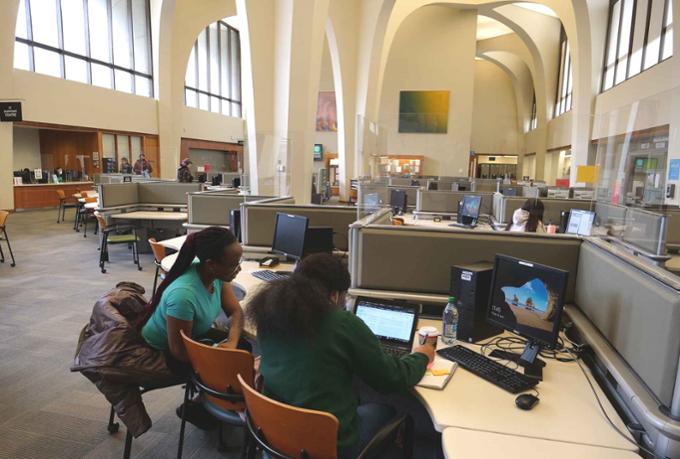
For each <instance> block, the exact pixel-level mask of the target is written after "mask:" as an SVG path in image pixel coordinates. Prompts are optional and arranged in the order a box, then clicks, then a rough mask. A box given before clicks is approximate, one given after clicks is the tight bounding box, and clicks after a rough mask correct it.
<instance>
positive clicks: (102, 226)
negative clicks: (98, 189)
mask: <svg viewBox="0 0 680 459" xmlns="http://www.w3.org/2000/svg"><path fill="white" fill-rule="evenodd" d="M94 216H95V218H96V219H97V223H99V230H100V231H101V232H104V231H106V219H105V218H104V217H102V216H101V214H100V213H99V212H96V211H95V213H94Z"/></svg>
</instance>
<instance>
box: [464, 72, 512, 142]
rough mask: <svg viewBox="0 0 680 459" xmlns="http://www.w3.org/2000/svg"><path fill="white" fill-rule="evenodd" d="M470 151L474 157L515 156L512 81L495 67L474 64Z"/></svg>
mask: <svg viewBox="0 0 680 459" xmlns="http://www.w3.org/2000/svg"><path fill="white" fill-rule="evenodd" d="M474 71H475V83H474V105H473V109H472V137H471V139H470V148H471V149H472V150H474V151H475V152H476V153H497V154H503V153H505V154H517V153H518V152H519V147H518V137H519V135H520V132H519V131H518V127H519V125H520V124H519V122H518V120H517V103H516V98H515V91H514V89H513V85H512V80H511V79H510V78H509V77H508V76H507V74H506V73H505V72H504V71H503V70H501V69H500V68H499V67H498V66H497V65H495V64H492V63H490V62H487V61H481V60H478V61H475V65H474Z"/></svg>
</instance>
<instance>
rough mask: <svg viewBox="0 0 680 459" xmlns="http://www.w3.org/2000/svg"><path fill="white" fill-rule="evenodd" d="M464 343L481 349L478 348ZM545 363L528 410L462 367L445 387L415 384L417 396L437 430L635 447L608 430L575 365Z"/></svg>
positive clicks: (604, 400) (434, 323)
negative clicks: (535, 398) (536, 401)
mask: <svg viewBox="0 0 680 459" xmlns="http://www.w3.org/2000/svg"><path fill="white" fill-rule="evenodd" d="M419 325H430V326H436V327H437V328H438V329H440V330H441V323H440V322H438V321H426V320H421V321H420V323H419ZM466 346H467V347H469V348H470V349H473V350H475V351H479V346H475V345H466ZM546 363H547V365H546V367H545V368H544V369H543V378H544V379H543V381H541V383H540V384H539V385H538V386H536V388H537V390H538V391H539V396H538V397H539V399H540V402H539V404H538V405H536V407H534V409H533V410H531V411H522V410H520V409H518V408H517V407H516V406H515V398H516V397H517V396H516V395H513V394H511V393H509V392H506V391H504V390H502V389H500V388H498V387H496V386H495V385H493V384H491V383H489V382H486V381H485V380H483V379H482V378H480V377H478V376H475V375H473V374H472V373H470V372H468V371H467V370H465V369H464V368H460V367H459V368H458V369H457V370H456V372H455V373H454V374H453V376H452V377H451V380H450V381H449V383H448V384H447V386H446V387H445V388H444V390H433V389H425V388H422V387H416V389H415V390H416V395H417V396H418V398H420V400H421V401H422V402H423V404H424V405H425V408H426V409H427V410H428V412H429V413H430V417H431V418H432V421H433V423H434V426H435V428H436V429H437V430H438V431H440V432H441V431H443V430H444V429H445V428H446V427H459V428H461V429H469V430H479V431H485V432H496V433H502V434H508V435H516V436H522V437H531V438H537V439H545V440H556V441H563V442H570V443H578V444H582V445H591V446H604V447H608V448H618V449H620V450H629V451H635V450H636V447H635V446H634V445H632V444H631V443H629V442H627V441H626V440H625V439H623V438H621V436H620V435H619V434H618V433H617V432H616V431H615V430H614V429H612V427H611V426H610V425H609V423H608V422H607V420H606V418H605V417H604V416H603V415H602V413H601V412H600V408H599V407H598V405H597V401H596V400H595V396H594V395H593V392H592V390H591V389H590V386H589V385H588V381H586V379H585V377H584V375H583V373H582V372H581V369H580V368H579V366H578V363H576V362H568V363H565V362H558V361H556V360H547V361H546ZM584 368H585V366H584ZM585 369H586V371H587V372H588V375H589V376H590V379H591V381H592V382H593V385H594V386H595V389H596V390H597V393H598V396H599V397H600V401H601V402H602V405H603V406H604V407H605V409H606V410H607V414H608V415H609V417H610V419H612V421H614V422H615V424H616V426H617V427H618V428H619V429H620V430H621V431H622V432H627V429H626V427H625V426H624V424H623V422H622V421H621V419H620V418H619V415H618V414H617V413H616V411H615V410H614V408H613V407H612V406H611V404H610V403H609V400H607V397H606V396H605V395H604V393H603V392H602V391H601V390H600V388H599V386H598V385H597V383H596V382H595V381H594V379H593V377H592V374H591V373H590V371H589V370H588V369H587V368H585ZM631 439H632V438H631Z"/></svg>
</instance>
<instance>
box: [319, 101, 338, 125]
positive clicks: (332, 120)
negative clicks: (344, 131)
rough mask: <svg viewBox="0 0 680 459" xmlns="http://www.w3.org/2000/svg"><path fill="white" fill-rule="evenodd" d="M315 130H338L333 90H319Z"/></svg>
mask: <svg viewBox="0 0 680 459" xmlns="http://www.w3.org/2000/svg"><path fill="white" fill-rule="evenodd" d="M316 130H317V131H327V132H337V131H338V115H337V111H336V108H335V91H319V98H318V100H317V105H316Z"/></svg>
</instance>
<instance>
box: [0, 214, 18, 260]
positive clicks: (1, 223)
mask: <svg viewBox="0 0 680 459" xmlns="http://www.w3.org/2000/svg"><path fill="white" fill-rule="evenodd" d="M8 216H9V212H7V211H6V210H0V231H2V237H1V238H0V241H2V240H3V239H4V240H5V242H6V243H7V249H8V250H9V256H10V257H11V258H12V263H10V266H11V267H12V268H13V267H15V266H16V265H17V264H16V261H14V253H13V252H12V246H11V245H10V243H9V237H8V236H7V226H6V223H7V217H8ZM4 262H5V254H4V253H3V251H2V244H0V263H4Z"/></svg>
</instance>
